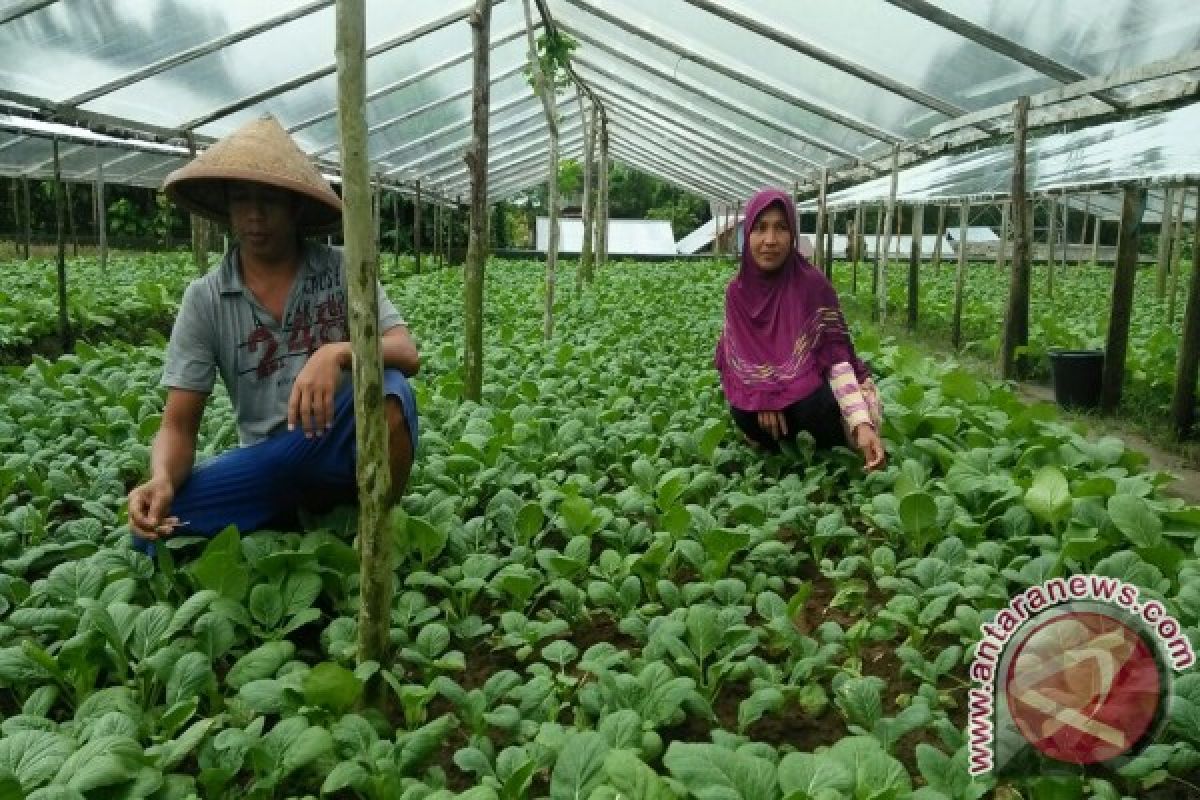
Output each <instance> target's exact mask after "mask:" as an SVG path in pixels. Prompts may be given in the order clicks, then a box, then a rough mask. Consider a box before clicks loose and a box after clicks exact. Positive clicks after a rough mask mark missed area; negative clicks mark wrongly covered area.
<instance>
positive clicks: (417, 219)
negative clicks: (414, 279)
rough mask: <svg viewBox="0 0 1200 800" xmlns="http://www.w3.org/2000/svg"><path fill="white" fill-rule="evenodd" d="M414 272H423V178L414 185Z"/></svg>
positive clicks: (418, 179) (417, 273)
mask: <svg viewBox="0 0 1200 800" xmlns="http://www.w3.org/2000/svg"><path fill="white" fill-rule="evenodd" d="M413 259H414V260H415V262H416V263H415V266H414V267H413V274H415V275H420V274H421V179H420V178H417V180H416V183H415V184H414V186H413Z"/></svg>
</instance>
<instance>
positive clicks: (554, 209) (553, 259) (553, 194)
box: [522, 0, 559, 341]
mask: <svg viewBox="0 0 1200 800" xmlns="http://www.w3.org/2000/svg"><path fill="white" fill-rule="evenodd" d="M522 6H523V7H524V9H525V33H526V38H527V39H528V40H529V66H530V70H531V71H532V73H533V80H534V87H535V91H536V93H537V95H538V97H539V98H540V99H541V101H542V111H543V112H544V113H545V116H546V129H547V131H548V132H549V134H550V147H549V148H548V149H549V153H548V156H549V177H548V178H547V180H546V194H547V203H548V205H549V209H548V213H547V216H548V219H547V220H546V222H547V228H548V231H547V236H546V240H547V242H546V296H545V308H544V313H543V315H542V338H543V339H545V340H547V341H549V339H550V338H551V337H552V336H553V335H554V284H555V281H556V278H557V273H558V237H559V230H558V215H559V208H558V202H559V199H558V147H559V144H558V116H557V114H556V113H555V105H556V103H555V101H554V75H547V74H545V72H544V71H543V69H542V61H541V59H540V58H539V57H538V48H537V43H536V42H535V41H534V38H533V16H532V14H531V12H530V8H529V0H522Z"/></svg>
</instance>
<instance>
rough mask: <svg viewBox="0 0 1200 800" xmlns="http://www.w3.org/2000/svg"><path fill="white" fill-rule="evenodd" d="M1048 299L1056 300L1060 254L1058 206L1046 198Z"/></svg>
mask: <svg viewBox="0 0 1200 800" xmlns="http://www.w3.org/2000/svg"><path fill="white" fill-rule="evenodd" d="M1046 212H1047V213H1046V216H1047V217H1048V220H1047V224H1046V297H1047V298H1049V299H1050V300H1053V299H1054V262H1055V260H1056V258H1057V253H1058V204H1057V203H1056V202H1055V201H1054V198H1053V197H1047V198H1046Z"/></svg>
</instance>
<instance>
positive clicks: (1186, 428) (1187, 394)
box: [1171, 190, 1200, 440]
mask: <svg viewBox="0 0 1200 800" xmlns="http://www.w3.org/2000/svg"><path fill="white" fill-rule="evenodd" d="M1184 194H1186V190H1185V191H1184ZM1198 245H1200V213H1197V214H1196V219H1195V221H1194V223H1193V225H1192V279H1191V281H1190V282H1189V285H1188V293H1187V304H1186V305H1185V306H1184V309H1183V332H1182V335H1181V336H1180V339H1179V355H1178V356H1177V358H1176V361H1175V391H1174V393H1173V394H1172V396H1171V427H1172V429H1173V430H1174V433H1175V436H1176V438H1178V439H1180V440H1182V439H1184V438H1186V437H1187V436H1188V435H1189V434H1190V433H1191V431H1192V427H1193V426H1194V425H1195V423H1196V378H1197V374H1198V373H1200V246H1198ZM1176 249H1177V250H1182V249H1183V248H1182V247H1177V248H1176Z"/></svg>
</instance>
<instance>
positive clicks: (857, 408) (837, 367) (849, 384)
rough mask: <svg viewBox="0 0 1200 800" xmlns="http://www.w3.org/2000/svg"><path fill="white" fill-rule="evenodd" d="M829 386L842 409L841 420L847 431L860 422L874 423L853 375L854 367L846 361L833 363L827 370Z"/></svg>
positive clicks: (865, 399) (860, 388) (856, 379)
mask: <svg viewBox="0 0 1200 800" xmlns="http://www.w3.org/2000/svg"><path fill="white" fill-rule="evenodd" d="M829 386H830V388H831V389H833V396H834V398H835V399H836V400H837V403H838V406H839V407H840V408H841V410H842V422H843V423H844V424H845V426H846V431H847V432H852V431H853V430H854V429H855V428H857V427H858V426H859V425H862V424H867V425H872V426H874V425H875V422H874V420H873V419H872V418H871V416H872V415H871V409H870V406H868V405H867V398H866V397H865V396H864V395H863V391H862V387H860V386H859V383H858V378H857V377H855V374H854V367H852V366H850V364H849V363H848V362H846V361H842V362H839V363H837V364H834V365H833V367H832V368H830V370H829Z"/></svg>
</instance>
